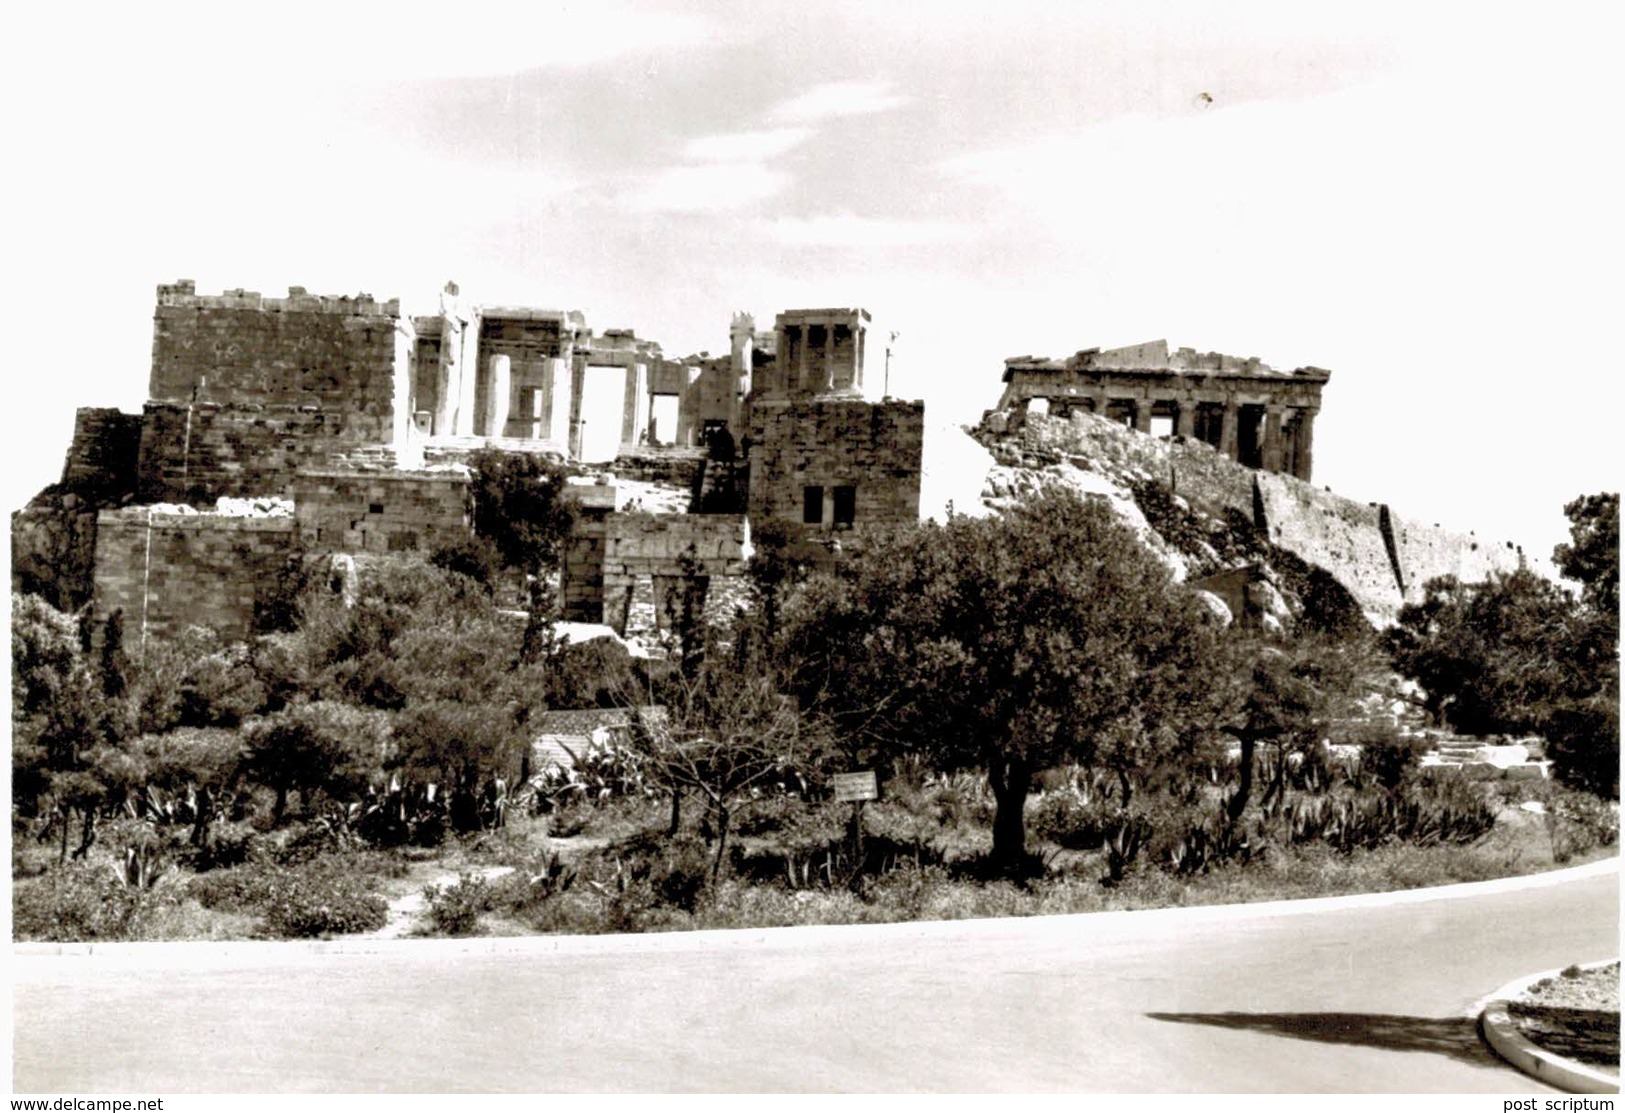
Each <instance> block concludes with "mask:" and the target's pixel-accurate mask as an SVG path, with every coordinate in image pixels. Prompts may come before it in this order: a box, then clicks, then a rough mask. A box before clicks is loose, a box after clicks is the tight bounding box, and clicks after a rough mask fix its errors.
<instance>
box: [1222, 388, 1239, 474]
mask: <svg viewBox="0 0 1625 1113" xmlns="http://www.w3.org/2000/svg"><path fill="white" fill-rule="evenodd" d="M1240 432H1241V406H1240V405H1238V404H1237V403H1236V402H1235V401H1234V400H1231V401H1226V402H1225V404H1224V425H1223V427H1222V428H1221V429H1220V430H1219V451H1220V452H1221V453H1223V454H1224V455H1225V456H1228V457H1229V458H1230V459H1232V460H1234V459H1236V439H1237V434H1239V433H1240Z"/></svg>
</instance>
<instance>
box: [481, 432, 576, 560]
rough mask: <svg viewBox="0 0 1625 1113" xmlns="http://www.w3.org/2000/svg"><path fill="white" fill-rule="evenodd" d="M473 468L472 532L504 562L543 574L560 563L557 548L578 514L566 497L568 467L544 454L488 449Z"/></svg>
mask: <svg viewBox="0 0 1625 1113" xmlns="http://www.w3.org/2000/svg"><path fill="white" fill-rule="evenodd" d="M469 467H470V468H471V469H472V470H473V479H472V483H473V499H474V532H475V534H476V535H477V536H479V537H483V538H486V539H488V540H490V541H491V542H492V543H493V544H495V546H496V548H497V552H498V553H499V554H500V555H501V557H502V561H503V563H504V564H506V565H507V566H508V567H510V568H515V569H518V570H519V571H520V572H522V573H524V574H526V575H531V576H540V575H541V574H542V573H543V572H544V571H546V570H547V569H550V568H553V567H554V566H555V565H556V564H557V563H558V546H559V543H560V542H561V541H563V540H564V538H565V537H566V536H568V535H569V532H570V525H571V522H572V521H573V520H574V514H573V512H572V510H571V508H570V504H569V503H568V502H566V501H565V499H564V480H565V477H566V476H567V475H568V474H569V473H568V472H567V471H566V470H565V469H564V468H562V467H560V466H558V465H556V464H554V463H552V462H550V461H548V460H546V459H544V458H543V457H540V456H533V455H528V454H525V453H518V452H502V451H500V450H498V449H484V450H482V451H479V452H476V453H474V455H473V456H471V457H470V458H469Z"/></svg>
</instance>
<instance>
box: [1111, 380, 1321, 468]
mask: <svg viewBox="0 0 1625 1113" xmlns="http://www.w3.org/2000/svg"><path fill="white" fill-rule="evenodd" d="M1119 400H1120V401H1121V400H1122V399H1121V396H1119ZM1089 401H1090V403H1091V404H1092V405H1093V407H1094V412H1095V413H1096V414H1099V415H1100V416H1102V417H1104V416H1105V415H1106V413H1107V412H1108V406H1109V405H1110V403H1111V401H1112V397H1111V395H1110V394H1105V393H1102V394H1097V395H1093V396H1091V397H1090V399H1089ZM1133 403H1134V428H1135V429H1137V430H1139V431H1140V432H1142V433H1146V432H1150V430H1151V409H1152V406H1153V404H1154V400H1151V399H1134V400H1133ZM1199 404H1200V403H1199V402H1198V401H1181V402H1178V403H1177V405H1178V410H1177V411H1176V414H1175V417H1174V432H1175V434H1177V435H1178V436H1181V437H1194V436H1195V435H1196V407H1197V406H1198V405H1199ZM1241 405H1242V404H1241V403H1240V402H1238V401H1235V400H1233V399H1226V400H1225V402H1224V413H1223V417H1222V419H1221V424H1220V426H1219V443H1218V446H1217V447H1218V450H1219V451H1220V452H1221V453H1223V454H1224V455H1225V456H1227V457H1229V458H1230V459H1232V460H1235V459H1238V458H1239V457H1240V431H1241ZM1318 412H1319V411H1318V410H1317V409H1314V408H1311V407H1292V406H1287V405H1285V404H1284V403H1275V402H1271V403H1266V404H1265V406H1264V424H1263V429H1262V430H1261V432H1262V434H1263V435H1262V437H1261V438H1260V444H1259V455H1260V461H1259V463H1260V466H1262V467H1263V468H1264V469H1266V470H1268V471H1275V472H1285V473H1286V474H1289V475H1294V476H1296V477H1298V478H1299V479H1303V480H1308V479H1309V477H1310V475H1311V474H1312V472H1313V467H1314V420H1315V415H1316V414H1317V413H1318Z"/></svg>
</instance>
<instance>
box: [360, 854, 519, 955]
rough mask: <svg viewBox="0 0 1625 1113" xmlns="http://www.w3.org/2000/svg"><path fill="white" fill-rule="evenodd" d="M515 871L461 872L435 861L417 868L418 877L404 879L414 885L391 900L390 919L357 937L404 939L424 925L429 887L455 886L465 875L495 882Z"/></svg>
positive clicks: (502, 868) (500, 868)
mask: <svg viewBox="0 0 1625 1113" xmlns="http://www.w3.org/2000/svg"><path fill="white" fill-rule="evenodd" d="M512 872H513V867H512V866H486V867H485V868H483V869H476V870H463V871H461V872H457V871H452V870H445V869H441V868H439V867H438V866H436V865H435V864H433V863H430V864H428V865H426V867H425V868H424V869H423V870H422V871H421V872H420V871H418V870H414V871H413V873H414V874H417V876H409V877H407V878H405V879H403V881H402V882H401V883H402V884H404V885H410V886H412V888H411V889H410V890H409V891H407V892H405V893H402V894H401V895H400V896H397V897H395V898H394V899H393V900H391V901H390V902H389V912H388V916H389V918H388V919H387V920H386V921H385V922H384V926H383V927H381V928H379V929H378V930H377V931H369V932H367V933H365V934H364V935H358V936H353V937H352V938H356V939H402V938H405V937H406V936H409V935H415V934H417V932H418V929H419V928H420V927H421V926H422V925H423V918H424V915H425V913H427V911H428V908H429V898H428V895H427V890H428V889H431V888H438V887H440V886H443V885H455V884H457V881H458V879H459V878H461V877H466V876H469V875H473V876H475V877H478V878H479V879H480V880H482V881H491V880H493V879H495V878H498V877H503V876H506V875H507V874H510V873H512Z"/></svg>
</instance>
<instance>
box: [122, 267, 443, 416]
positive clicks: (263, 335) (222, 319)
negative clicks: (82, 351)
mask: <svg viewBox="0 0 1625 1113" xmlns="http://www.w3.org/2000/svg"><path fill="white" fill-rule="evenodd" d="M412 337H413V332H412V324H411V322H410V321H409V320H403V319H402V318H401V315H400V303H399V302H398V301H388V302H377V301H375V300H373V299H372V298H371V297H369V296H367V295H365V294H362V295H358V296H357V297H353V298H351V297H320V296H317V295H312V294H307V293H305V291H304V289H303V288H302V287H298V286H295V287H293V288H292V289H291V290H290V291H289V292H288V296H287V297H286V298H267V297H262V296H260V295H259V294H257V293H251V292H248V291H243V290H232V291H228V292H227V293H225V294H222V295H219V296H213V297H210V296H203V297H200V296H198V295H197V293H196V288H195V286H194V285H193V284H192V283H191V282H179V283H176V284H175V285H173V286H160V287H158V305H157V308H156V310H155V311H154V314H153V333H152V376H151V379H150V380H149V385H148V392H147V397H148V399H149V400H150V401H154V402H188V401H192V400H194V398H195V399H196V400H197V401H200V402H223V403H261V404H268V405H295V406H297V405H316V406H322V407H339V408H344V409H348V410H351V411H353V412H355V413H358V414H366V415H368V416H371V417H374V418H377V419H378V420H379V421H380V422H381V423H382V424H383V426H384V427H386V428H387V427H389V426H390V425H391V423H392V422H393V420H394V418H395V416H396V413H397V411H402V415H401V416H403V417H404V416H405V415H404V410H405V404H406V400H407V398H408V396H409V390H410V382H411V379H410V376H411V362H412V360H411V355H412ZM403 341H404V343H403Z"/></svg>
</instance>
